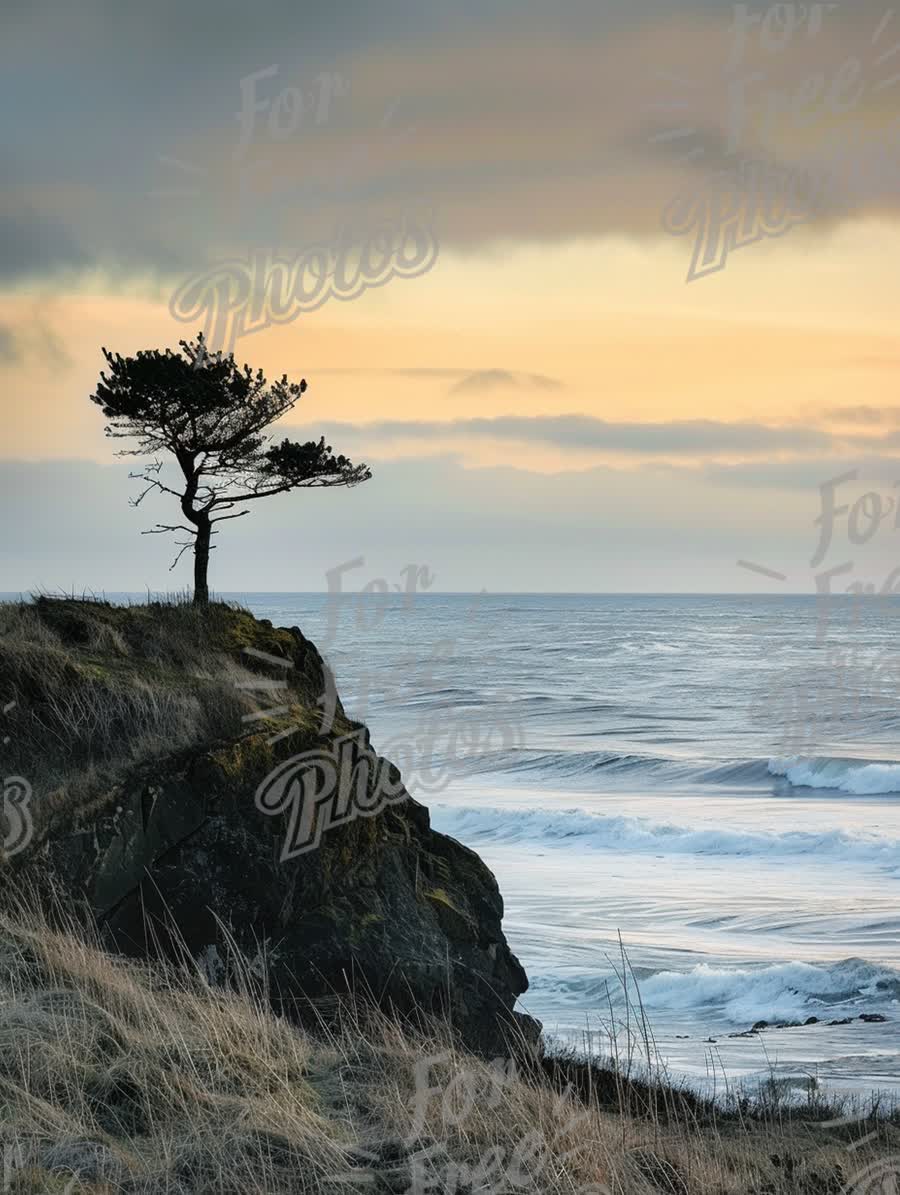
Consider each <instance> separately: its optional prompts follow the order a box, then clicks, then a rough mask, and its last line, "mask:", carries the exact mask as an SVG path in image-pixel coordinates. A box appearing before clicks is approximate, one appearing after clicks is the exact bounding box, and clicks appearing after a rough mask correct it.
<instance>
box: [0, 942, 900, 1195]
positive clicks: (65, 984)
mask: <svg viewBox="0 0 900 1195" xmlns="http://www.w3.org/2000/svg"><path fill="white" fill-rule="evenodd" d="M256 983H257V981H256V980H254V979H253V978H252V977H250V976H245V978H244V981H243V983H241V984H240V985H238V986H239V989H242V990H236V991H232V992H229V993H226V992H223V991H221V990H214V989H212V988H210V987H209V986H208V985H207V984H206V982H205V979H204V977H203V976H202V974H200V973H199V972H198V971H197V970H196V969H193V970H192V969H190V968H185V969H184V970H181V971H177V970H175V969H172V968H170V969H168V970H166V971H163V970H160V969H158V968H156V969H150V968H143V967H138V966H135V965H134V964H131V963H125V962H123V961H119V960H114V959H111V958H110V957H109V956H107V955H105V954H103V953H101V952H100V951H98V950H96V949H95V948H94V947H93V946H92V945H91V944H90V943H87V942H85V941H84V940H83V939H81V938H79V937H78V936H77V935H76V934H74V933H72V934H61V933H57V932H52V931H51V930H50V929H49V928H48V927H47V926H46V925H45V924H42V923H40V922H37V921H35V920H34V919H30V918H16V919H10V918H6V919H4V920H3V921H2V922H0V1108H2V1116H0V1140H2V1144H3V1147H4V1148H5V1150H6V1156H7V1158H15V1157H16V1156H17V1155H16V1153H15V1151H16V1149H18V1151H19V1152H18V1161H17V1162H15V1163H14V1164H12V1165H11V1166H10V1167H9V1177H10V1180H11V1185H10V1187H9V1189H10V1191H12V1192H13V1195H16V1193H18V1192H30V1193H37V1192H56V1191H60V1192H61V1191H63V1190H65V1189H66V1187H67V1186H68V1187H69V1190H70V1191H91V1192H94V1193H95V1195H99V1193H101V1192H110V1191H116V1190H129V1191H135V1192H136V1191H145V1192H171V1193H175V1192H183V1191H191V1192H209V1193H213V1192H216V1193H223V1195H224V1193H226V1192H227V1193H233V1195H246V1193H248V1192H255V1191H265V1192H269V1193H272V1195H280V1193H281V1192H289V1191H290V1192H307V1191H308V1192H313V1191H321V1192H329V1193H330V1192H335V1193H337V1192H347V1191H352V1190H360V1189H362V1190H370V1191H376V1192H377V1191H391V1190H393V1191H405V1190H417V1191H426V1190H432V1191H436V1190H448V1191H449V1190H456V1191H463V1190H469V1189H470V1187H469V1186H467V1185H466V1184H465V1183H462V1184H460V1183H458V1182H457V1179H456V1178H454V1175H457V1176H458V1175H459V1173H460V1172H462V1173H463V1174H465V1173H466V1168H474V1169H475V1173H474V1175H473V1172H472V1169H469V1172H468V1174H469V1177H470V1178H471V1177H475V1179H476V1183H475V1186H476V1188H477V1187H478V1186H479V1185H481V1188H482V1189H489V1190H493V1191H500V1190H513V1189H515V1187H516V1185H518V1188H519V1189H521V1190H529V1189H530V1190H539V1191H545V1192H560V1193H563V1192H565V1193H569V1195H571V1193H574V1192H576V1191H586V1190H593V1191H595V1192H597V1193H599V1191H601V1190H602V1189H603V1188H604V1187H605V1188H606V1189H607V1190H609V1191H611V1192H616V1193H619V1192H623V1193H624V1192H628V1193H631V1192H634V1193H641V1192H645V1193H648V1195H649V1193H651V1192H658V1191H668V1192H690V1193H691V1195H694V1193H697V1195H706V1193H709V1195H712V1193H718V1195H725V1193H726V1192H727V1193H736V1192H742V1193H746V1192H759V1193H760V1195H761V1193H763V1192H765V1193H771V1195H776V1193H777V1195H781V1193H785V1195H786V1193H788V1192H808V1193H809V1195H814V1193H815V1195H821V1193H823V1192H829V1191H830V1192H838V1191H840V1190H841V1188H842V1184H843V1183H844V1182H845V1181H846V1179H847V1178H848V1176H849V1175H851V1174H852V1173H853V1172H854V1171H857V1170H860V1169H862V1167H864V1166H865V1165H867V1164H868V1163H869V1162H871V1161H872V1159H874V1158H878V1157H884V1156H885V1155H887V1154H890V1153H892V1152H900V1133H898V1131H897V1130H896V1129H892V1128H890V1127H889V1126H886V1125H884V1124H882V1126H881V1127H880V1129H879V1130H878V1132H877V1134H876V1138H875V1139H874V1140H872V1141H870V1142H868V1143H867V1144H866V1145H865V1146H864V1147H863V1148H861V1149H859V1150H856V1151H854V1152H849V1151H848V1149H847V1145H848V1143H850V1142H852V1141H853V1140H854V1139H856V1138H858V1137H860V1136H862V1135H863V1134H864V1133H865V1132H866V1131H867V1129H868V1128H871V1126H854V1127H852V1128H839V1129H828V1128H824V1129H823V1128H822V1127H817V1126H812V1125H809V1124H807V1122H806V1119H807V1118H806V1117H805V1115H804V1114H802V1113H801V1114H796V1115H795V1116H794V1117H793V1118H791V1117H788V1116H787V1115H786V1114H784V1113H782V1114H780V1115H778V1116H775V1115H772V1116H769V1117H766V1118H763V1117H759V1116H757V1117H753V1118H750V1119H745V1120H743V1121H742V1120H741V1119H740V1118H739V1117H735V1116H730V1117H722V1118H719V1119H717V1118H716V1117H715V1116H713V1115H711V1114H710V1113H709V1110H704V1109H702V1108H695V1110H694V1111H693V1112H692V1113H691V1112H689V1111H687V1105H683V1106H682V1108H683V1110H682V1111H679V1110H678V1107H677V1106H676V1105H677V1101H673V1100H672V1099H671V1098H668V1099H666V1098H662V1099H661V1100H660V1103H659V1115H657V1116H656V1117H645V1116H630V1115H628V1114H627V1113H626V1114H622V1113H621V1112H620V1111H618V1110H616V1109H615V1108H610V1107H601V1106H598V1105H597V1101H591V1100H589V1101H587V1102H586V1103H583V1102H581V1101H580V1100H579V1099H577V1098H576V1097H562V1096H561V1095H560V1093H559V1091H558V1089H554V1087H553V1086H552V1085H551V1084H550V1082H549V1081H548V1080H547V1079H546V1078H544V1079H540V1078H538V1079H535V1078H534V1077H532V1078H531V1080H530V1081H526V1080H525V1078H524V1077H522V1075H521V1071H519V1072H518V1073H513V1072H511V1071H510V1070H509V1068H508V1067H504V1068H502V1069H501V1068H500V1067H499V1066H497V1065H493V1066H492V1065H491V1064H490V1063H488V1062H485V1061H484V1060H480V1059H477V1058H475V1057H473V1056H470V1055H466V1054H465V1053H463V1052H461V1051H459V1050H458V1049H456V1048H455V1047H454V1045H453V1043H452V1039H451V1037H450V1035H449V1034H448V1033H447V1031H446V1030H441V1029H440V1028H436V1029H435V1034H434V1036H433V1038H431V1039H428V1038H425V1037H422V1036H420V1035H417V1034H413V1033H411V1032H408V1031H406V1030H404V1029H403V1028H402V1027H401V1026H399V1025H397V1024H396V1023H391V1022H389V1021H387V1020H385V1019H383V1018H377V1019H372V1018H371V1017H369V1019H367V1020H366V1021H365V1023H363V1020H362V1018H361V1015H360V1016H359V1017H354V1016H353V1015H352V1014H351V1015H349V1016H348V1019H347V1022H346V1025H345V1028H344V1030H343V1032H341V1033H338V1034H335V1033H333V1032H332V1033H330V1034H324V1033H323V1035H322V1036H321V1037H313V1036H310V1035H308V1034H306V1033H304V1032H302V1031H300V1030H298V1029H295V1028H293V1027H291V1026H290V1025H288V1024H287V1023H285V1022H284V1021H280V1020H278V1019H276V1018H275V1017H273V1016H272V1014H271V1013H270V1012H269V1011H268V1010H267V1008H266V1004H265V1000H264V999H263V998H261V996H262V993H260V992H259V991H254V990H253V989H254V986H255V985H256ZM437 1058H440V1060H439V1061H431V1062H430V1061H429V1060H433V1059H437ZM417 1068H418V1069H419V1070H420V1072H421V1073H422V1076H423V1077H422V1080H421V1086H422V1087H423V1088H424V1087H427V1088H429V1089H431V1094H430V1095H429V1096H428V1097H427V1098H426V1099H424V1100H423V1101H422V1104H421V1110H422V1113H423V1114H422V1115H421V1117H418V1116H417V1112H416V1101H415V1098H414V1097H415V1092H416V1082H417V1080H416V1072H417ZM417 1119H418V1121H419V1123H418V1124H417V1123H416V1121H417ZM485 1159H486V1161H485ZM479 1164H481V1165H482V1172H481V1174H480V1176H479V1175H478V1173H477V1168H478V1166H479ZM366 1173H370V1174H372V1175H373V1176H374V1177H373V1178H371V1179H369V1180H366V1179H363V1178H362V1177H361V1175H363V1174H366ZM416 1174H418V1175H419V1178H418V1180H417V1179H416V1177H415V1176H416ZM503 1174H505V1176H506V1180H505V1182H502V1181H501V1175H503ZM76 1176H77V1181H74V1180H75V1179H76Z"/></svg>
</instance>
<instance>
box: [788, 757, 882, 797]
mask: <svg viewBox="0 0 900 1195" xmlns="http://www.w3.org/2000/svg"><path fill="white" fill-rule="evenodd" d="M768 770H769V772H770V773H771V774H772V775H773V776H783V777H784V778H785V779H786V780H787V781H788V783H789V784H792V785H793V786H794V787H795V788H822V789H837V790H838V791H839V792H844V793H851V794H852V795H853V796H857V797H862V796H878V795H884V794H887V793H900V764H897V763H879V762H877V761H872V762H870V761H867V760H861V759H829V758H813V759H806V758H804V757H803V756H799V755H795V756H791V757H790V758H788V759H770V760H769V765H768Z"/></svg>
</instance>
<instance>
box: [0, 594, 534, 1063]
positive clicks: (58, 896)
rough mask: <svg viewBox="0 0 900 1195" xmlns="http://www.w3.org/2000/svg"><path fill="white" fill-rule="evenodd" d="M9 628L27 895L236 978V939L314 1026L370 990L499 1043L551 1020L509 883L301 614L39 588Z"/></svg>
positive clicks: (6, 643) (139, 952) (126, 949)
mask: <svg viewBox="0 0 900 1195" xmlns="http://www.w3.org/2000/svg"><path fill="white" fill-rule="evenodd" d="M0 631H2V634H0V684H2V687H0V698H2V703H3V704H4V705H5V706H9V703H11V702H15V705H14V706H12V707H11V708H8V709H7V714H8V717H7V722H6V737H8V739H9V743H8V745H7V748H6V750H7V759H6V761H5V763H6V767H5V768H4V771H5V772H6V773H7V774H10V773H12V772H15V773H16V774H17V775H18V776H19V777H21V778H22V781H21V782H22V783H24V782H27V784H28V785H30V787H31V789H32V795H31V797H30V804H29V807H28V810H27V814H28V818H29V822H30V824H29V827H28V834H27V836H26V837H27V841H21V837H22V836H21V835H19V836H17V835H16V833H15V831H14V828H12V827H10V826H8V827H7V844H8V845H9V844H10V843H13V844H14V845H13V846H12V847H11V849H10V850H9V852H8V854H7V857H6V859H5V861H4V866H3V877H4V885H3V891H4V894H5V896H4V899H5V900H6V901H7V902H15V901H17V900H20V899H21V893H22V891H23V885H24V886H25V887H27V888H29V889H30V890H34V891H36V892H37V893H38V894H39V896H40V898H41V900H42V903H43V904H44V905H45V907H46V908H47V909H48V910H52V909H53V908H54V907H55V908H57V909H59V908H64V909H65V910H66V911H67V912H69V913H70V912H71V911H72V910H73V909H81V910H83V911H84V912H85V913H86V914H87V915H88V916H89V918H90V919H94V920H96V922H97V924H98V925H99V928H100V933H101V939H102V941H103V943H104V945H105V946H106V947H107V948H109V949H111V950H113V951H115V952H118V953H121V954H127V955H131V956H136V957H143V956H153V955H164V956H168V957H170V958H176V959H183V958H185V957H187V956H189V957H190V958H191V959H193V960H196V961H197V962H199V964H200V965H201V966H202V967H203V968H204V969H205V970H206V972H207V975H208V977H209V978H210V979H211V980H213V981H216V980H219V979H221V978H223V977H224V973H225V970H226V968H227V967H228V966H229V962H228V960H229V959H233V958H234V957H235V953H236V952H235V947H237V951H238V953H240V954H242V955H244V956H245V957H246V958H248V959H250V960H251V966H252V967H253V968H254V969H255V970H256V971H257V972H258V974H259V975H260V977H261V978H262V977H264V979H265V982H266V983H267V984H268V985H269V990H270V992H271V999H272V1001H273V1002H274V1004H275V1006H276V1007H277V1008H278V1009H279V1010H281V1011H285V1012H287V1013H288V1014H289V1015H291V1016H292V1017H294V1018H297V1019H299V1020H301V1021H303V1020H307V1019H313V1020H319V1019H321V1018H322V1017H325V1018H326V1019H327V1018H329V1017H331V1016H332V1014H333V1013H335V1012H336V1011H337V1010H338V1009H339V1007H340V1003H341V998H342V997H343V996H345V995H348V994H350V993H352V994H354V995H355V996H356V997H358V996H359V995H360V994H364V995H365V996H366V997H367V998H368V999H370V1000H372V1001H374V1002H375V1003H377V1004H378V1005H379V1006H381V1007H383V1008H389V1009H391V1010H393V1011H397V1012H400V1013H402V1014H406V1015H409V1014H413V1015H416V1014H421V1013H425V1014H431V1013H435V1014H442V1015H446V1016H447V1017H448V1018H449V1020H450V1022H451V1023H452V1024H453V1026H454V1027H455V1028H456V1030H457V1031H458V1032H459V1034H460V1036H461V1038H462V1039H463V1041H465V1042H466V1043H467V1044H468V1045H469V1046H471V1047H473V1048H475V1049H477V1050H480V1051H488V1052H490V1051H495V1050H499V1049H502V1044H503V1039H504V1036H505V1034H506V1033H507V1031H508V1030H509V1028H510V1026H512V1025H516V1027H517V1029H518V1030H519V1031H522V1030H524V1031H525V1032H526V1034H527V1035H528V1036H529V1037H532V1038H533V1037H534V1036H536V1033H537V1028H538V1027H537V1026H536V1025H535V1023H534V1022H531V1021H529V1019H528V1018H517V1017H516V1016H515V1014H513V1012H512V1009H513V1005H514V1003H515V1000H516V997H517V996H518V995H519V994H520V993H521V992H523V991H524V990H525V989H526V987H527V979H526V977H525V974H524V971H523V970H522V967H521V966H520V964H519V962H518V960H517V959H516V958H515V956H514V955H513V954H512V953H511V951H510V950H509V947H508V946H507V943H506V940H505V938H504V935H503V931H502V928H501V919H502V915H503V902H502V898H501V896H500V893H499V890H498V888H497V884H496V881H495V879H494V877H493V875H492V874H491V872H490V871H489V870H488V868H487V867H486V866H485V865H484V863H483V862H482V861H481V860H480V859H479V857H478V856H477V855H476V854H475V853H474V852H472V851H470V850H468V849H467V848H466V847H464V846H462V845H461V844H460V843H458V842H456V841H455V840H453V839H451V838H448V837H446V836H444V835H442V834H439V833H437V832H436V831H434V830H433V829H432V828H431V826H430V824H429V817H428V811H427V809H426V808H425V807H424V806H422V805H421V804H419V803H418V802H417V801H415V800H414V799H413V798H412V797H410V796H409V795H408V794H407V793H406V790H405V789H404V788H403V783H402V778H401V777H400V775H399V773H398V772H397V769H396V768H394V767H393V765H391V764H390V763H389V761H386V760H383V759H381V758H380V757H379V756H378V755H377V753H376V752H375V750H374V749H373V748H372V746H371V743H370V740H369V734H368V731H367V729H366V727H365V726H363V725H361V724H359V723H356V722H353V721H352V720H351V719H349V718H348V717H347V716H346V714H345V712H344V710H343V708H342V706H341V703H340V699H339V698H338V697H337V695H336V694H335V693H334V691H333V684H332V683H330V680H329V677H328V675H327V672H326V669H325V668H324V667H323V662H322V659H321V657H320V655H319V653H318V651H317V649H316V648H315V646H314V645H313V644H312V643H311V642H310V641H309V640H308V639H306V638H305V637H304V635H303V633H302V632H301V631H300V629H299V628H297V627H292V628H290V629H285V628H277V627H273V626H272V625H271V623H269V622H267V621H265V620H256V619H254V617H253V616H252V615H251V614H249V613H248V612H247V611H245V610H242V609H238V608H234V607H230V606H226V605H221V604H217V605H214V606H212V607H210V608H209V609H208V610H206V611H203V610H197V609H194V608H192V607H190V606H187V605H178V604H148V605H142V606H133V607H121V606H113V605H109V604H106V603H103V602H97V601H78V600H71V599H49V598H40V599H38V600H37V601H36V602H34V603H33V604H28V605H22V606H6V607H3V608H2V614H0ZM7 814H8V815H9V814H10V809H9V808H7ZM8 820H10V819H9V817H8Z"/></svg>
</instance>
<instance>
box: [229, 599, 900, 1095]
mask: <svg viewBox="0 0 900 1195" xmlns="http://www.w3.org/2000/svg"><path fill="white" fill-rule="evenodd" d="M224 596H228V597H234V598H236V599H238V600H240V601H242V602H243V603H244V604H246V605H247V606H249V607H250V608H251V609H252V610H253V611H254V613H255V614H257V615H258V616H260V617H265V618H269V619H271V620H272V621H273V622H274V623H276V624H277V625H279V624H280V625H298V626H299V627H300V628H301V629H302V630H303V632H304V633H305V634H306V635H307V636H308V637H310V638H311V639H313V640H314V641H315V642H316V643H317V644H318V645H319V646H320V647H321V648H322V650H323V653H324V654H325V656H326V658H327V659H328V661H329V663H330V665H331V667H332V669H333V671H334V674H335V677H336V680H337V686H338V691H339V692H340V694H341V696H342V699H343V702H344V705H345V707H346V709H347V711H348V712H349V713H350V714H351V715H352V716H354V717H356V718H359V719H361V720H365V721H366V722H367V723H368V725H369V726H370V728H371V731H372V739H373V743H374V745H375V747H376V749H377V750H378V751H379V752H380V753H381V754H383V755H386V756H388V757H389V758H391V759H393V760H394V761H395V762H396V763H397V764H398V765H399V766H400V767H401V769H402V771H403V773H404V777H405V779H406V781H407V787H408V788H409V790H410V792H411V793H412V794H413V795H414V796H415V797H416V798H417V799H419V800H421V801H423V802H424V803H425V804H427V805H428V807H429V808H430V810H431V816H432V823H433V825H434V826H435V828H436V829H438V830H440V831H442V832H444V833H446V834H450V835H452V836H453V837H454V838H457V839H459V840H460V841H461V842H463V843H465V844H466V845H467V846H470V847H472V848H473V849H474V850H476V851H477V852H478V853H479V854H480V855H481V856H482V858H483V859H484V860H485V861H486V862H487V864H488V865H489V866H490V867H491V869H492V870H493V871H494V873H495V875H496V876H497V879H498V881H499V884H500V888H501V891H502V893H503V896H504V900H505V909H506V913H505V921H504V924H505V930H506V934H507V936H508V939H509V942H510V945H511V946H512V949H513V950H514V951H515V952H516V954H517V955H518V956H519V958H520V959H521V961H522V963H523V965H524V966H525V969H526V971H527V972H528V975H529V978H530V985H531V986H530V989H529V991H528V992H527V993H526V994H525V995H524V996H523V997H522V1000H521V1003H520V1006H521V1008H522V1009H523V1010H525V1011H527V1012H530V1013H531V1014H532V1015H534V1016H536V1017H538V1018H539V1019H540V1020H541V1021H542V1022H543V1024H544V1029H545V1032H546V1033H547V1035H548V1036H549V1037H550V1038H552V1039H556V1040H560V1041H563V1042H566V1043H568V1044H571V1045H573V1046H575V1047H576V1048H578V1049H583V1048H591V1049H593V1050H595V1051H598V1052H602V1053H609V1052H610V1050H613V1049H615V1050H616V1051H618V1053H619V1056H620V1058H621V1057H623V1056H632V1055H633V1056H634V1058H635V1060H636V1064H637V1060H638V1059H639V1058H640V1056H641V1055H642V1054H643V1051H644V1048H645V1040H646V1034H645V1029H644V1026H645V1024H646V1026H649V1029H650V1032H651V1034H652V1042H653V1046H652V1053H653V1056H654V1057H655V1059H656V1060H657V1061H658V1063H659V1064H661V1065H663V1066H664V1067H665V1068H666V1070H667V1072H668V1073H669V1074H670V1075H671V1076H672V1077H673V1078H682V1079H686V1080H687V1081H688V1082H690V1083H692V1084H695V1085H697V1086H701V1087H703V1088H705V1089H710V1088H713V1089H715V1090H717V1091H722V1090H723V1089H724V1088H725V1087H726V1086H727V1087H729V1088H737V1087H740V1086H742V1085H743V1086H750V1087H752V1086H753V1085H755V1084H758V1083H759V1082H760V1081H766V1080H768V1079H771V1078H775V1079H776V1080H778V1081H779V1083H780V1084H781V1085H783V1086H784V1087H785V1088H786V1089H788V1090H789V1089H791V1088H795V1089H796V1090H797V1091H802V1090H804V1089H805V1088H806V1087H807V1086H808V1084H809V1082H810V1080H815V1081H816V1082H817V1083H818V1084H820V1085H821V1086H823V1087H825V1088H826V1089H829V1090H832V1091H855V1092H862V1091H866V1092H870V1091H873V1090H875V1091H879V1090H880V1091H885V1092H889V1093H891V1094H893V1095H897V1094H900V1031H898V1027H900V738H898V729H900V689H898V664H900V658H898V655H897V627H898V625H900V601H898V600H896V599H877V598H874V597H853V596H850V597H846V598H830V599H827V606H826V605H824V604H823V600H822V599H817V598H815V597H800V596H793V597H787V596H780V597H745V596H740V597H738V596H735V597H732V596H664V595H661V596H645V595H640V596H588V595H548V596H544V595H487V594H481V595H439V594H430V593H422V592H413V593H406V592H403V593H399V592H391V593H389V594H388V593H381V592H377V591H376V592H370V593H367V594H362V595H354V594H344V595H340V596H337V595H333V596H331V597H329V596H326V595H310V594H296V595H294V594H233V595H224ZM863 1014H864V1015H865V1016H867V1017H872V1016H877V1017H883V1018H885V1019H884V1020H877V1021H874V1020H870V1021H861V1020H860V1019H859V1018H860V1016H861V1015H863ZM811 1018H815V1019H816V1020H815V1023H811V1024H801V1025H799V1026H797V1027H784V1028H777V1029H776V1028H770V1029H768V1030H765V1031H763V1032H759V1033H756V1034H751V1035H749V1036H732V1035H733V1034H742V1033H745V1032H746V1031H747V1030H748V1029H750V1028H751V1027H752V1026H753V1025H754V1024H755V1023H756V1022H759V1021H767V1022H769V1023H773V1022H779V1021H788V1022H806V1021H808V1020H810V1019H811ZM848 1018H852V1019H850V1020H848ZM834 1022H844V1023H840V1024H835V1023H834Z"/></svg>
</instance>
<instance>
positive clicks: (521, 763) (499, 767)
mask: <svg viewBox="0 0 900 1195" xmlns="http://www.w3.org/2000/svg"><path fill="white" fill-rule="evenodd" d="M767 763H768V761H767V760H760V759H739V760H726V761H723V760H711V759H707V760H702V759H690V758H673V757H671V756H666V755H662V754H659V755H653V754H650V753H649V752H638V751H629V752H621V751H537V750H512V751H494V752H490V753H487V752H486V753H484V754H482V755H478V756H473V757H471V759H470V760H469V761H468V765H469V767H468V770H469V771H470V772H471V773H473V774H478V773H485V772H498V773H503V774H504V775H511V776H518V777H520V778H524V779H534V780H541V781H554V780H557V781H558V780H575V781H578V780H585V781H589V780H590V779H592V778H594V777H598V776H600V775H601V774H602V775H603V776H617V777H622V778H632V777H634V776H635V775H639V774H644V775H648V776H650V775H652V776H654V777H655V778H657V779H659V780H663V781H668V782H673V783H674V782H684V783H687V782H691V783H701V784H702V783H707V784H764V783H765V782H766V781H767V780H768V781H770V780H771V776H770V774H769V772H768V768H767Z"/></svg>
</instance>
